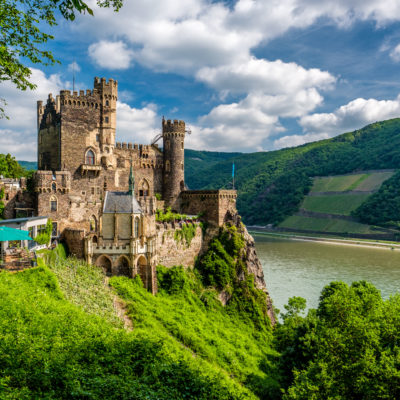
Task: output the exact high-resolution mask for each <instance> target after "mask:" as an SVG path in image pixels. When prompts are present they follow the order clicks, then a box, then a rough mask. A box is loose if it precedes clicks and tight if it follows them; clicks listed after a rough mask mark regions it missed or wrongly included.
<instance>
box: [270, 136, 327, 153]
mask: <svg viewBox="0 0 400 400" xmlns="http://www.w3.org/2000/svg"><path fill="white" fill-rule="evenodd" d="M328 138H329V136H328V134H327V133H307V134H305V135H288V136H282V137H281V138H279V139H276V140H274V147H275V148H276V149H281V148H283V147H296V146H300V145H301V144H304V143H308V142H315V141H317V140H322V139H328Z"/></svg>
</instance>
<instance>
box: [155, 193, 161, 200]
mask: <svg viewBox="0 0 400 400" xmlns="http://www.w3.org/2000/svg"><path fill="white" fill-rule="evenodd" d="M154 196H156V199H157V200H162V196H161V193H156V194H155V195H154Z"/></svg>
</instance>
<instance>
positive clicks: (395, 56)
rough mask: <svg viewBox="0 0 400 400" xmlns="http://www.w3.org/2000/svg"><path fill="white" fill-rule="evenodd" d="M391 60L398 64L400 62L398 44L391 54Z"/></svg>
mask: <svg viewBox="0 0 400 400" xmlns="http://www.w3.org/2000/svg"><path fill="white" fill-rule="evenodd" d="M389 55H390V58H391V59H392V60H394V61H396V62H399V61H400V44H398V45H397V46H396V47H395V48H394V49H393V50H392V51H391V52H390V53H389Z"/></svg>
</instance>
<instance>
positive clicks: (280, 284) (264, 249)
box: [253, 234, 400, 312]
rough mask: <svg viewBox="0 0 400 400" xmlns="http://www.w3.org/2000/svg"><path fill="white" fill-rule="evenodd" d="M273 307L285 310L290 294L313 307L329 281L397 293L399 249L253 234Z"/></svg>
mask: <svg viewBox="0 0 400 400" xmlns="http://www.w3.org/2000/svg"><path fill="white" fill-rule="evenodd" d="M253 237H254V239H255V241H256V249H257V254H258V256H259V258H260V261H261V264H262V266H263V270H264V275H265V282H266V284H267V289H268V291H269V293H270V295H271V298H272V301H273V303H274V306H275V307H277V308H278V309H279V310H280V311H281V312H285V309H284V307H283V306H284V305H285V304H287V301H288V299H289V298H290V297H292V296H300V297H304V298H305V299H306V300H307V308H316V307H317V306H318V298H319V295H320V292H321V290H322V288H323V287H324V286H325V285H326V284H328V283H329V282H331V281H336V280H341V281H344V282H346V283H348V284H350V283H351V282H353V281H358V280H367V281H369V282H371V283H373V284H374V285H375V286H376V288H377V289H379V290H380V291H381V294H382V296H383V297H384V298H388V297H389V296H390V295H391V294H395V293H397V292H400V251H399V250H395V251H393V250H389V249H375V248H368V247H357V246H341V245H336V244H328V243H320V242H306V241H298V240H289V239H280V238H274V237H271V236H266V235H257V234H253Z"/></svg>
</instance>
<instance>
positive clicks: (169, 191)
mask: <svg viewBox="0 0 400 400" xmlns="http://www.w3.org/2000/svg"><path fill="white" fill-rule="evenodd" d="M162 133H163V150H164V171H163V184H164V185H163V187H164V191H163V197H164V200H165V201H166V203H167V204H169V205H170V206H171V207H172V208H175V209H176V208H178V207H179V204H178V200H179V194H180V192H181V191H183V190H185V166H184V158H185V150H184V149H185V144H184V141H185V122H184V121H177V120H174V121H173V122H171V121H170V120H168V121H166V120H165V119H163V120H162Z"/></svg>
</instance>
